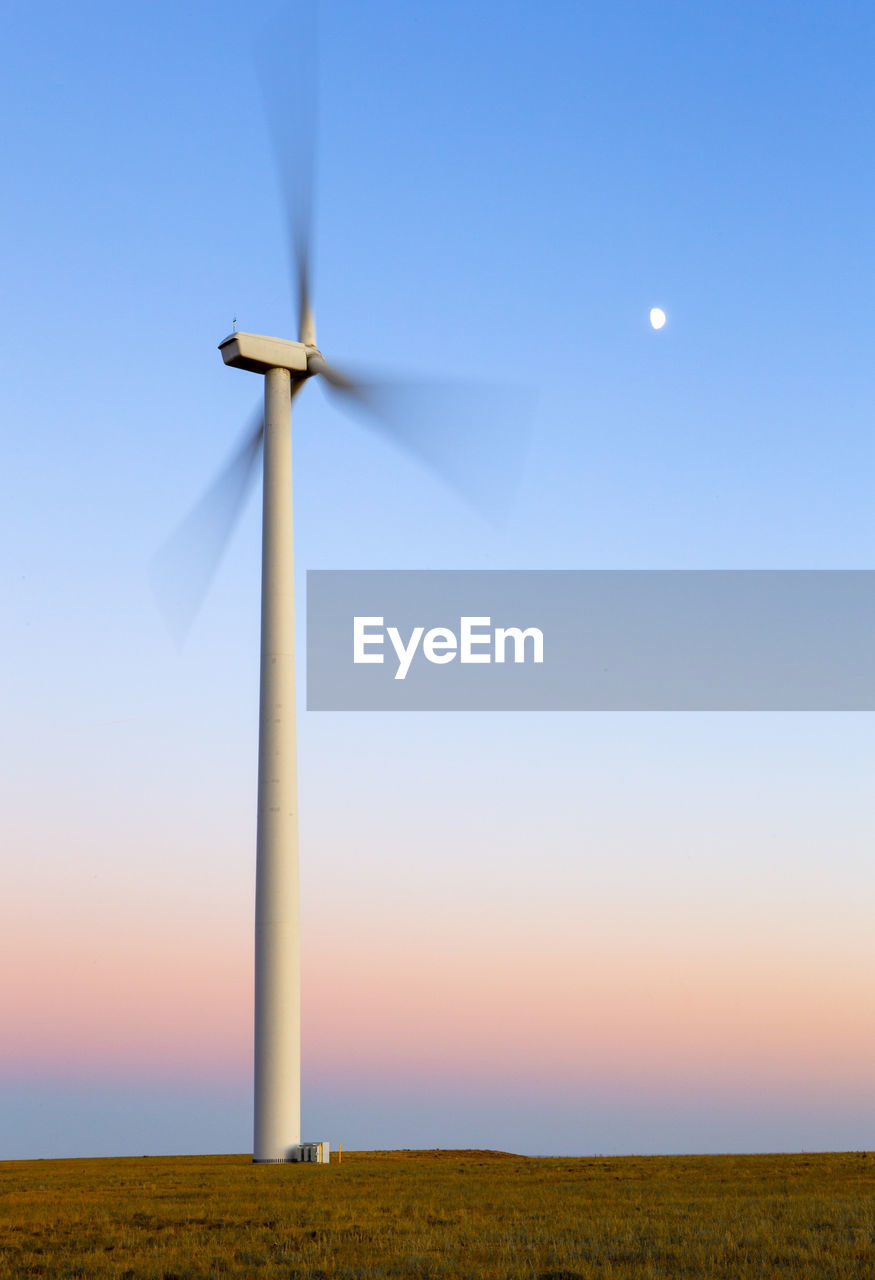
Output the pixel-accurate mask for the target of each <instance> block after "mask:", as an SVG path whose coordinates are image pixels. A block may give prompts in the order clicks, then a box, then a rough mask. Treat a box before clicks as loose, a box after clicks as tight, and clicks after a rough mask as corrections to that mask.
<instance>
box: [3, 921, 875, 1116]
mask: <svg viewBox="0 0 875 1280" xmlns="http://www.w3.org/2000/svg"><path fill="white" fill-rule="evenodd" d="M21 934H22V936H21V937H19V938H18V939H17V942H16V945H17V948H18V951H19V954H20V955H21V957H22V960H25V957H26V961H25V963H24V964H23V965H22V966H21V968H20V969H19V973H20V975H21V976H20V977H19V978H18V979H17V981H15V982H8V983H6V984H5V986H4V990H3V993H2V998H0V1011H2V1012H0V1017H2V1024H3V1025H4V1026H7V1027H15V1040H14V1042H13V1043H11V1044H7V1045H6V1052H5V1053H4V1061H5V1064H6V1068H7V1069H21V1068H24V1069H44V1070H48V1069H50V1068H51V1069H59V1068H60V1069H62V1070H63V1071H64V1072H65V1073H68V1074H72V1075H83V1076H84V1075H87V1074H88V1073H89V1072H96V1071H100V1072H104V1071H107V1070H111V1071H116V1072H121V1073H124V1072H129V1073H132V1074H134V1075H137V1076H142V1075H149V1074H152V1075H156V1076H161V1077H172V1076H179V1077H183V1078H189V1077H196V1076H203V1077H204V1078H206V1079H213V1080H222V1079H224V1080H228V1079H245V1078H247V1077H248V1073H249V1070H250V1064H251V1017H252V959H251V946H250V936H249V929H248V928H247V927H245V923H244V922H243V921H242V920H241V922H240V925H239V928H236V929H235V930H234V931H233V932H232V933H229V934H228V935H226V936H223V937H222V938H220V939H218V940H217V938H216V936H215V930H214V927H213V925H212V922H210V921H209V920H207V921H202V922H201V923H200V924H199V925H192V926H191V927H190V928H189V929H188V930H186V931H184V932H182V933H180V932H179V931H178V930H167V931H166V932H164V933H163V934H161V935H159V936H157V937H156V936H152V935H150V934H148V933H146V932H144V931H142V930H140V931H137V930H134V929H125V928H124V927H122V926H119V927H116V928H115V929H114V930H108V929H104V930H103V932H101V933H96V932H94V931H86V932H85V933H83V932H82V931H80V930H77V929H73V928H72V927H69V926H68V927H67V929H66V930H64V929H63V928H61V927H60V926H56V927H55V928H54V929H52V930H47V931H45V932H43V933H42V934H41V936H40V937H39V938H38V939H35V940H34V941H33V942H32V944H31V945H30V946H26V945H25V935H26V928H25V927H24V926H22V930H21ZM318 936H319V935H318V933H317V932H316V931H315V930H314V931H312V932H310V933H307V934H305V948H304V1006H303V1049H304V1069H305V1076H306V1073H307V1072H313V1073H315V1074H316V1075H317V1076H318V1077H320V1078H324V1077H326V1076H328V1077H331V1078H338V1077H342V1076H344V1075H350V1074H354V1075H356V1077H357V1078H359V1079H362V1080H370V1081H372V1082H374V1083H375V1084H385V1083H386V1081H387V1080H395V1081H398V1082H399V1083H401V1084H403V1083H404V1082H405V1081H408V1082H411V1083H413V1082H420V1083H422V1082H426V1083H427V1082H435V1081H438V1080H440V1081H442V1082H444V1083H450V1084H455V1085H457V1086H459V1087H462V1086H464V1087H470V1088H474V1089H478V1088H487V1087H494V1085H495V1082H496V1081H498V1082H500V1083H503V1085H504V1086H506V1087H514V1086H515V1085H517V1084H518V1085H521V1086H522V1085H525V1084H526V1083H527V1082H529V1083H531V1082H535V1081H540V1082H542V1084H543V1082H545V1081H546V1082H549V1083H550V1085H551V1087H553V1088H555V1089H556V1090H557V1091H559V1092H561V1093H564V1094H566V1095H570V1094H572V1093H573V1091H574V1090H575V1089H578V1090H587V1089H593V1088H596V1089H600V1088H608V1089H624V1090H631V1091H633V1092H634V1091H646V1090H652V1089H654V1088H655V1089H663V1090H672V1089H677V1088H683V1089H693V1090H695V1089H696V1088H698V1087H703V1086H704V1083H705V1082H707V1084H708V1086H709V1087H714V1088H720V1089H723V1090H728V1091H730V1092H731V1093H733V1094H737V1095H739V1096H741V1095H744V1094H745V1093H746V1092H747V1093H749V1092H758V1091H759V1092H761V1091H763V1090H765V1091H766V1092H768V1093H770V1094H772V1093H776V1094H780V1095H781V1096H798V1097H800V1098H801V1097H804V1096H806V1095H811V1094H815V1095H818V1096H820V1095H822V1094H824V1093H829V1092H833V1093H835V1092H836V1091H841V1092H847V1093H851V1094H857V1093H858V1092H860V1093H861V1092H862V1091H864V1090H866V1089H868V1087H869V1082H870V1079H871V1063H872V1060H873V1056H875V1023H873V1019H872V1018H871V1017H869V1016H865V1013H864V1012H863V1011H864V1010H865V1009H866V1008H867V1007H868V1002H870V996H869V993H868V989H867V987H868V982H867V977H866V968H865V965H864V964H862V963H860V964H854V963H853V960H854V956H853V946H851V947H850V952H849V948H848V945H847V944H846V945H845V946H844V947H842V946H841V945H839V943H838V942H835V943H833V944H830V945H829V946H820V947H818V949H817V952H816V954H812V952H811V951H806V950H805V949H804V948H803V947H802V946H801V945H800V944H797V945H796V946H795V947H794V946H792V945H791V944H790V943H789V942H788V939H787V938H786V937H785V936H783V937H782V936H778V935H776V936H775V937H773V938H769V939H764V938H763V937H762V936H760V937H751V938H749V939H747V940H746V942H745V944H744V945H743V946H742V945H739V943H738V940H737V939H736V938H734V937H733V936H731V934H729V933H728V932H727V933H725V934H724V935H720V933H719V930H718V931H717V932H716V933H714V932H713V931H712V933H711V934H710V935H709V933H708V931H706V930H704V929H702V930H699V931H698V932H697V931H696V929H695V928H692V927H690V925H689V922H686V923H685V924H682V923H681V922H680V921H678V922H676V927H675V928H674V930H666V931H665V933H664V934H663V935H662V936H661V937H659V938H655V937H653V936H651V937H649V938H645V937H641V936H640V935H639V936H637V937H636V936H635V933H634V931H632V930H630V931H626V932H625V933H624V932H621V931H620V930H619V929H618V930H614V931H613V932H608V931H603V932H601V933H595V932H594V931H593V932H592V933H591V935H590V936H589V937H587V936H586V935H585V934H580V935H578V934H573V935H572V934H568V933H567V932H565V933H554V934H549V933H546V932H545V933H542V934H540V935H539V934H538V933H537V932H536V931H535V929H534V928H533V929H532V930H531V931H530V932H529V933H528V934H527V935H518V934H513V933H508V932H505V931H503V930H502V929H500V928H499V927H498V926H496V925H493V926H492V927H491V928H490V929H488V930H482V931H480V932H478V931H476V930H475V931H473V932H472V933H471V934H468V935H466V936H456V937H451V936H445V935H442V934H441V933H440V931H428V932H426V931H421V930H415V929H413V928H412V927H411V928H402V927H400V926H397V927H396V928H395V929H394V930H393V931H386V930H385V929H381V930H375V931H374V932H373V934H372V933H370V932H369V931H368V929H367V927H366V925H365V924H364V922H362V921H358V922H357V923H356V922H353V921H345V922H343V927H342V928H340V927H338V928H337V929H336V930H335V931H334V933H333V934H332V935H331V936H330V937H329V940H328V943H327V944H325V943H324V941H323V942H320V943H319V944H318V945H317V938H318Z"/></svg>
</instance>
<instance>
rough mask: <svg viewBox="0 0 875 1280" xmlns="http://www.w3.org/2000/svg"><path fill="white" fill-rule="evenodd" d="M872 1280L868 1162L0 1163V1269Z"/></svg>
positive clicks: (150, 1276)
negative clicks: (851, 1279)
mask: <svg viewBox="0 0 875 1280" xmlns="http://www.w3.org/2000/svg"><path fill="white" fill-rule="evenodd" d="M256 1275H257V1276H258V1277H265V1280H273V1278H274V1277H283V1278H284V1280H293V1278H294V1280H298V1278H300V1280H304V1278H305V1277H307V1278H312V1280H328V1278H329V1277H330V1278H331V1280H334V1278H335V1277H336V1278H338V1280H340V1278H341V1277H342V1278H343V1280H353V1278H354V1277H399V1278H404V1280H407V1278H408V1277H410V1278H414V1277H415V1278H418V1280H425V1278H426V1277H435V1278H440V1280H444V1278H446V1280H449V1278H450V1277H490V1278H494V1280H505V1277H506V1278H508V1280H510V1278H513V1280H517V1278H522V1277H525V1278H526V1280H578V1278H580V1280H583V1278H586V1280H590V1277H599V1278H600V1280H638V1278H639V1277H648V1278H653V1280H655V1278H656V1277H664V1278H668V1280H676V1278H677V1280H682V1278H683V1277H690V1276H696V1277H731V1278H732V1280H746V1278H747V1277H763V1278H769V1280H771V1278H773V1277H774V1278H775V1280H777V1278H778V1277H780V1278H781V1280H785V1278H786V1277H792V1278H793V1280H848V1278H849V1277H861V1278H863V1277H865V1278H866V1280H871V1278H872V1277H875V1157H872V1156H871V1155H867V1154H865V1153H862V1152H857V1153H849V1154H844V1155H777V1156H678V1157H646V1158H645V1157H634V1156H632V1157H623V1158H610V1159H601V1158H597V1159H538V1160H533V1159H525V1158H524V1157H521V1156H509V1155H506V1154H503V1153H501V1152H494V1151H455V1152H450V1151H413V1152H388V1151H384V1152H352V1153H344V1157H343V1164H342V1165H338V1164H337V1163H336V1160H334V1161H333V1162H332V1164H331V1165H330V1166H329V1167H327V1168H326V1167H325V1166H318V1165H262V1166H257V1167H255V1166H253V1165H252V1164H251V1163H250V1161H249V1159H248V1157H246V1156H190V1157H173V1158H151V1157H150V1158H143V1159H126V1160H40V1161H15V1162H7V1163H0V1277H3V1280H6V1278H7V1277H9V1278H14V1280H22V1278H23V1277H28V1276H48V1277H54V1276H63V1277H80V1276H81V1277H87V1278H88V1280H91V1277H95V1280H102V1278H103V1277H107V1278H109V1277H112V1280H189V1277H207V1276H210V1277H225V1276H228V1277H232V1276H256Z"/></svg>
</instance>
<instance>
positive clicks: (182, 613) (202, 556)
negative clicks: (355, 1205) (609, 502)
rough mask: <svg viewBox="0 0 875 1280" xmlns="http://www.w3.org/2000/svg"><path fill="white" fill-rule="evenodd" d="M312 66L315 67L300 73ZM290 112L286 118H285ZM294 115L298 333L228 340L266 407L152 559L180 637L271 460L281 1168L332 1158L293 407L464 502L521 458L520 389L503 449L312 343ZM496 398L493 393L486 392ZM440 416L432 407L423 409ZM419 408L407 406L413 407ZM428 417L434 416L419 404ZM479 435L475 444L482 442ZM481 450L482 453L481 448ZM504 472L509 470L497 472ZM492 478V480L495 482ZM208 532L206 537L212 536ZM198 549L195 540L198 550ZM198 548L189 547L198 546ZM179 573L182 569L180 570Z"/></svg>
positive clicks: (265, 1118) (270, 663) (466, 418)
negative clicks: (313, 933)
mask: <svg viewBox="0 0 875 1280" xmlns="http://www.w3.org/2000/svg"><path fill="white" fill-rule="evenodd" d="M305 69H306V68H305ZM285 114H286V113H283V117H284V116H285ZM272 123H273V126H274V131H275V141H276V140H277V139H276V134H277V130H278V127H279V128H283V127H284V126H285V125H288V124H290V123H294V126H295V127H294V133H293V138H292V145H291V148H290V152H289V155H290V157H291V156H293V157H294V162H295V163H294V164H290V163H289V162H288V161H286V162H285V163H284V157H283V154H282V149H281V148H280V147H277V154H278V160H279V167H280V176H281V178H282V179H283V180H284V181H283V185H284V187H285V196H286V207H287V216H288V222H289V230H290V239H291V243H292V247H293V263H294V275H295V292H296V294H297V311H298V316H297V320H298V325H297V328H298V338H297V341H291V340H288V339H284V338H276V337H267V336H264V335H260V334H253V333H244V332H237V331H236V329H235V331H234V332H233V333H231V334H229V335H228V337H226V338H224V339H223V340H222V342H221V343H220V344H219V350H220V351H221V353H222V358H223V359H224V362H225V364H226V365H230V366H231V367H233V368H236V369H244V370H248V371H250V372H253V373H257V374H261V375H262V376H263V377H264V403H263V409H262V407H261V406H259V408H258V409H257V410H256V412H255V413H254V414H253V417H252V419H251V422H250V424H249V427H248V429H247V430H246V432H245V433H244V436H243V438H242V440H241V442H240V444H239V445H238V447H237V449H236V451H235V452H234V454H233V455H232V457H231V459H230V461H229V462H228V463H227V464H226V466H225V468H224V469H223V470H222V471H221V472H220V473H219V476H218V478H217V480H216V481H215V482H214V483H213V485H212V486H211V487H210V489H208V490H207V492H206V494H205V495H204V497H203V498H202V499H201V501H200V502H199V503H198V505H197V506H196V507H195V508H194V510H193V511H192V512H191V514H190V515H189V516H188V517H187V519H186V520H185V521H183V523H182V524H181V525H180V526H179V528H178V529H177V531H176V533H175V534H174V535H173V536H172V537H171V538H170V540H169V541H168V542H167V543H166V544H165V547H164V548H163V549H162V551H161V552H160V553H159V556H158V557H157V558H156V564H155V569H156V570H157V573H156V588H157V590H158V593H159V597H161V598H162V599H163V603H164V606H165V611H166V612H167V614H168V618H169V620H170V622H171V625H172V626H173V627H174V630H176V632H177V636H178V638H180V639H181V638H182V637H183V636H184V634H185V633H186V632H187V630H188V627H189V626H190V624H191V622H192V620H193V618H194V615H195V613H196V612H197V609H198V607H199V605H200V602H201V600H202V598H203V596H204V594H205V592H206V589H207V586H208V585H209V581H210V579H211V578H212V575H213V572H214V571H215V569H216V567H217V565H218V562H219V559H220V558H221V554H222V551H223V550H224V547H225V544H226V542H227V540H228V538H229V536H230V533H231V530H232V528H233V526H234V524H235V522H236V519H237V517H238V515H239V513H240V511H241V509H242V506H243V502H244V499H245V497H246V495H247V493H248V490H249V487H250V485H251V483H252V482H253V481H254V479H255V475H256V470H257V468H256V464H257V462H258V458H259V455H260V454H263V479H264V489H263V495H264V496H263V514H262V566H261V677H260V693H259V727H258V811H257V833H256V889H255V902H256V906H255V1036H254V1057H255V1119H254V1139H253V1160H254V1162H255V1163H280V1162H283V1163H284V1162H287V1161H296V1160H300V1159H315V1160H321V1159H323V1158H327V1151H328V1144H327V1143H307V1144H302V1143H301V1089H300V1082H301V1031H300V1008H301V1003H300V997H301V980H300V904H299V887H298V779H297V734H296V720H295V617H294V553H293V536H292V443H291V405H292V401H293V399H294V398H295V396H297V395H298V394H299V392H300V391H301V389H302V388H303V386H304V384H305V383H306V382H307V381H308V380H310V379H312V378H315V377H319V378H320V379H321V380H322V382H323V385H324V386H325V387H326V388H327V389H328V390H329V391H330V392H332V393H334V394H336V395H337V396H338V397H339V400H340V403H341V406H342V407H345V408H346V409H348V410H353V411H363V412H365V413H366V415H367V416H368V418H369V420H370V423H371V425H372V426H376V427H377V428H378V429H379V430H380V431H381V432H382V433H383V434H384V435H386V436H388V438H389V439H390V440H392V441H394V442H395V443H396V444H400V445H402V446H403V447H404V448H406V449H407V450H409V451H410V452H412V453H413V454H414V455H415V456H416V457H417V458H418V459H419V461H420V462H423V463H425V464H426V465H427V466H429V467H430V468H431V469H432V470H433V471H435V472H436V473H437V474H438V475H439V476H440V477H441V478H442V479H444V480H445V481H447V482H449V483H450V484H451V485H452V486H453V487H454V488H456V489H457V490H458V491H460V492H461V493H462V495H463V496H465V497H468V498H469V499H470V498H472V497H473V498H474V499H475V502H476V503H478V504H479V505H481V506H482V505H483V500H484V497H485V498H487V499H488V497H489V490H490V489H493V491H494V492H497V491H498V490H502V491H503V490H505V489H506V487H507V482H508V479H509V478H510V475H509V472H508V464H510V471H511V472H512V471H514V470H515V469H517V467H515V466H514V464H515V463H516V464H518V463H519V462H520V458H521V450H520V445H521V443H522V441H521V437H520V435H519V431H518V429H517V428H518V427H519V426H520V423H521V415H520V409H521V402H520V400H519V397H518V396H517V397H514V400H513V402H512V404H510V405H509V406H507V407H506V410H507V411H506V412H505V413H504V415H503V417H502V422H501V439H500V442H498V448H496V449H486V450H484V449H483V447H482V446H483V444H484V440H483V431H482V426H483V421H482V419H481V418H480V417H479V414H478V406H477V402H476V390H475V389H474V388H470V387H469V388H466V390H465V394H464V399H463V398H462V397H459V396H457V397H455V398H454V399H453V402H452V406H451V409H450V411H449V413H448V406H447V404H446V403H444V404H441V403H440V397H439V395H438V399H437V400H436V399H435V394H434V391H435V389H434V388H431V389H429V394H428V396H427V398H424V397H423V395H422V390H423V389H422V388H420V389H419V393H418V394H417V395H416V397H415V401H414V403H413V404H411V402H410V400H409V398H408V399H407V400H406V401H405V399H404V397H403V394H402V396H401V397H400V399H399V396H398V394H397V391H398V388H397V387H396V388H395V389H394V391H393V389H392V388H391V387H389V386H387V385H386V384H383V385H382V386H381V385H380V384H377V383H371V382H368V383H363V382H360V381H358V380H355V379H353V378H351V377H349V376H347V375H346V374H344V373H342V372H340V371H339V370H338V369H337V368H336V367H334V366H332V365H329V364H328V362H327V361H326V360H325V358H324V357H323V355H322V353H321V351H320V350H319V348H318V346H317V345H316V327H315V323H314V318H313V310H312V298H311V239H312V236H311V226H312V198H311V190H312V181H311V174H312V168H313V166H312V152H311V147H312V135H313V130H312V128H310V129H303V130H302V129H301V127H300V111H297V113H296V114H295V115H292V114H291V113H289V119H288V120H286V119H284V118H281V117H280V115H279V113H278V111H277V109H276V105H274V109H273V121H272ZM489 396H490V400H491V401H492V402H493V404H494V399H495V393H494V390H491V391H490V392H489ZM429 408H430V409H431V411H432V412H431V414H430V415H429V414H428V412H427V411H428V409H429ZM411 411H412V412H411ZM424 411H425V412H424ZM478 436H479V439H478V438H477V437H478ZM472 450H473V451H472ZM502 472H504V475H502ZM495 482H497V485H496V483H495ZM204 533H206V539H207V540H206V543H204ZM196 543H199V544H200V545H199V546H198V547H195V544H196ZM193 548H194V552H193ZM180 569H181V570H182V572H181V573H180Z"/></svg>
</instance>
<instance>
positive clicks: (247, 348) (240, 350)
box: [219, 332, 321, 375]
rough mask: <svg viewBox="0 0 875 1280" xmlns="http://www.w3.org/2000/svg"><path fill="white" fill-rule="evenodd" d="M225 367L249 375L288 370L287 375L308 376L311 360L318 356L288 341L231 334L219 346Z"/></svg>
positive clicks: (315, 351)
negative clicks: (246, 371) (243, 370)
mask: <svg viewBox="0 0 875 1280" xmlns="http://www.w3.org/2000/svg"><path fill="white" fill-rule="evenodd" d="M219 350H220V351H221V353H222V359H223V360H224V361H225V364H230V365H233V367H234V368H235V369H248V370H249V372H250V373H267V371H268V369H288V370H289V372H290V373H296V374H305V375H306V374H307V371H308V361H309V359H310V357H311V356H319V358H320V359H321V355H320V353H319V352H318V351H317V350H316V348H315V346H308V345H307V344H305V343H303V342H291V341H289V340H288V339H287V338H266V337H263V336H262V335H261V334H257V333H236V332H235V333H231V334H229V335H228V337H227V338H223V340H222V341H221V342H220V343H219Z"/></svg>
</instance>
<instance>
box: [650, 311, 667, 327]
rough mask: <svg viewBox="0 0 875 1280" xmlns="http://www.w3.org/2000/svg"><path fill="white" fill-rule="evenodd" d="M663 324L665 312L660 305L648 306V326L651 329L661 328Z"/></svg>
mask: <svg viewBox="0 0 875 1280" xmlns="http://www.w3.org/2000/svg"><path fill="white" fill-rule="evenodd" d="M664 324H665V312H664V311H663V309H662V307H651V308H650V326H651V328H652V329H661V328H662V326H663V325H664Z"/></svg>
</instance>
